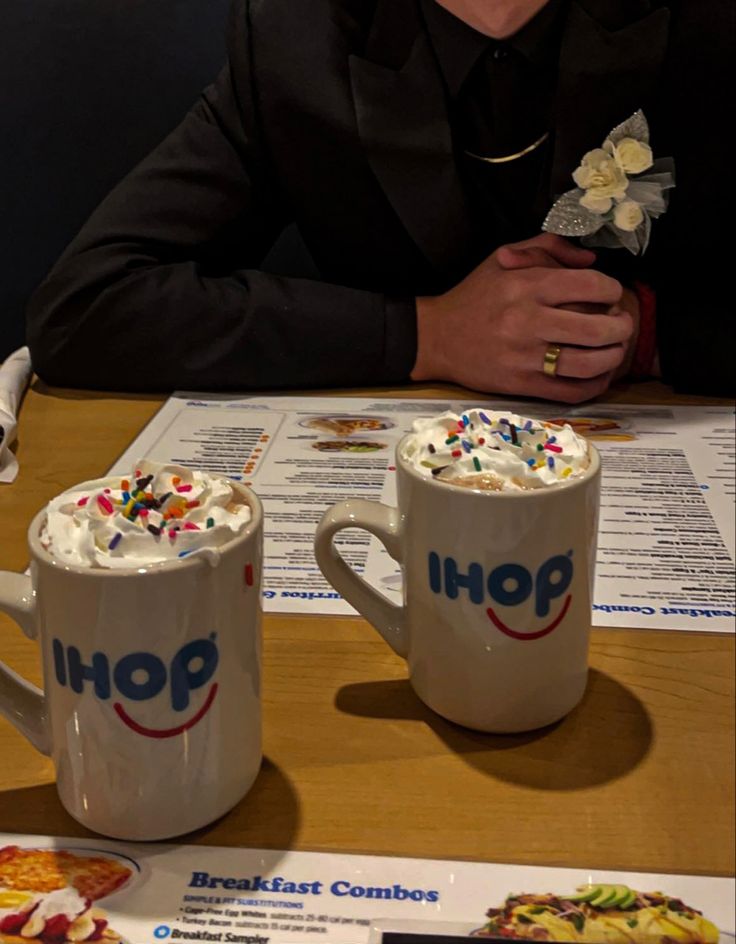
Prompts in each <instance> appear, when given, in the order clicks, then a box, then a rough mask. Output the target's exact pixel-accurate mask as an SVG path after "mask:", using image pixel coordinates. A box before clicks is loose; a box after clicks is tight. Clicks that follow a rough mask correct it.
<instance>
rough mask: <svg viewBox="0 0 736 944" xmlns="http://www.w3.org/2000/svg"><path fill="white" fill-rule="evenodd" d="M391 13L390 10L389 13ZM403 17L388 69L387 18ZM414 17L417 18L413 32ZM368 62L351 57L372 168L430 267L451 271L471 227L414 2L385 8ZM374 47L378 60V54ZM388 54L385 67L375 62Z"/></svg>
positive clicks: (435, 71)
mask: <svg viewBox="0 0 736 944" xmlns="http://www.w3.org/2000/svg"><path fill="white" fill-rule="evenodd" d="M383 11H386V12H383ZM398 14H403V16H402V29H403V42H404V45H405V48H404V49H403V50H402V49H397V48H396V39H395V36H396V34H395V33H394V34H393V36H394V38H393V40H392V42H393V44H394V49H393V58H394V60H395V59H396V58H397V57H398V58H399V59H400V60H403V61H401V62H399V63H396V62H395V61H394V62H391V64H389V65H385V64H383V63H384V62H385V61H386V58H388V59H389V60H391V58H392V56H391V55H389V56H388V57H387V55H386V44H385V43H383V42H382V38H383V37H384V36H385V35H387V33H388V30H387V29H384V27H387V26H388V24H387V23H386V19H387V18H388V17H394V16H396V15H398ZM407 14H408V15H409V16H412V15H413V16H415V18H416V19H415V24H414V28H413V29H411V31H410V32H408V31H407V19H406V16H407ZM377 17H383V20H384V22H383V23H379V24H378V25H376V24H374V30H373V33H372V36H373V37H375V38H374V41H373V43H371V42H369V45H368V50H367V55H366V57H365V58H362V57H359V56H355V55H351V56H350V78H351V84H352V92H353V99H354V102H355V113H356V118H357V123H358V131H359V134H360V138H361V141H362V143H363V147H364V149H365V152H366V154H367V157H368V161H369V163H370V166H371V169H372V171H373V173H374V174H375V176H376V177H377V179H378V181H379V183H380V184H381V186H382V188H383V190H384V192H385V194H386V196H387V197H388V199H389V200H390V202H391V205H392V206H393V208H394V210H395V211H396V213H397V215H398V216H399V218H400V219H401V221H402V223H403V225H404V226H405V227H406V229H407V231H408V232H409V234H410V235H411V237H412V238H413V240H414V241H415V242H416V244H417V245H418V246H419V247H420V249H421V250H422V251H423V253H424V254H425V255H426V257H427V258H428V259H429V260H430V262H431V263H432V264H433V265H434V266H436V267H437V268H440V269H443V270H445V271H447V270H448V269H450V268H452V267H453V265H454V264H455V263H457V262H458V261H459V260H460V258H462V256H463V254H464V253H465V252H466V251H467V248H468V245H469V241H470V236H471V227H470V219H469V214H468V210H467V206H466V202H465V196H464V193H463V189H462V185H461V183H460V178H459V176H458V172H457V168H456V165H455V156H454V154H453V147H452V137H451V134H450V125H449V118H448V114H447V104H446V100H445V90H444V85H443V83H442V79H441V76H440V73H439V68H438V66H437V63H436V61H435V58H434V53H433V50H432V48H431V45H430V41H429V38H428V36H427V34H426V32H425V30H424V29H423V27H422V24H421V21H420V20H419V17H418V14H417V12H416V7H415V5H414V3H413V2H412V3H407V2H402V0H389V3H384V4H381V5H379V10H378V12H377ZM371 46H373V47H374V48H375V55H374V56H371ZM379 55H380V56H381V59H382V60H383V61H382V62H380V63H379V62H377V61H374V60H375V59H378V57H379Z"/></svg>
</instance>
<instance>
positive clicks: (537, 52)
mask: <svg viewBox="0 0 736 944" xmlns="http://www.w3.org/2000/svg"><path fill="white" fill-rule="evenodd" d="M564 5H565V0H549V2H548V3H547V4H546V5H545V6H544V7H542V9H541V10H540V11H539V13H537V14H536V16H534V17H532V19H531V20H530V21H529V22H528V23H527V24H526V25H524V26H523V27H522V28H521V29H520V30H519V31H518V32H517V33H515V34H514V35H513V36H511V37H509V38H508V39H507V40H504V41H503V45H505V46H510V47H511V48H513V49H515V50H516V51H517V52H519V53H521V55H522V56H524V58H526V59H527V60H529V62H531V63H532V64H533V65H538V66H542V65H545V64H548V63H549V62H550V59H551V58H552V57H553V56H554V52H555V43H554V39H555V37H556V35H558V30H557V29H556V28H555V27H556V26H557V24H559V23H560V21H561V17H560V16H559V13H560V11H561V9H562V7H563V6H564ZM421 6H422V13H423V15H424V21H425V24H426V27H427V32H428V33H429V38H430V41H431V43H432V46H433V48H434V51H435V55H436V56H437V60H438V62H439V66H440V70H441V71H442V75H443V77H444V79H445V83H446V85H447V89H448V91H449V93H450V96H451V98H456V97H457V95H458V94H459V92H460V89H461V87H462V85H463V83H464V82H465V80H466V78H467V77H468V75H469V74H470V72H471V70H472V68H473V66H474V65H475V64H476V62H477V61H478V60H479V59H480V57H481V56H482V55H483V54H484V53H485V52H487V51H488V50H489V49H492V48H493V47H494V46H497V45H499V41H498V40H495V39H491V38H490V37H488V36H484V35H483V33H479V32H478V31H477V30H474V29H473V28H472V26H468V24H467V23H464V22H463V21H462V20H461V19H458V17H456V16H454V15H453V14H452V13H450V12H449V11H448V10H446V9H445V8H444V7H442V6H440V4H439V3H437V0H421Z"/></svg>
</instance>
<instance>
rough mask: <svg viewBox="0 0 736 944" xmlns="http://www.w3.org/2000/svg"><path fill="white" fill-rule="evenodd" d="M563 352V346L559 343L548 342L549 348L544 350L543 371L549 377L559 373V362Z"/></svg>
mask: <svg viewBox="0 0 736 944" xmlns="http://www.w3.org/2000/svg"><path fill="white" fill-rule="evenodd" d="M561 353H562V348H561V347H560V346H559V345H557V344H548V345H547V350H546V351H545V352H544V363H543V364H542V371H543V372H544V373H545V374H546V375H547V376H548V377H554V376H555V375H556V374H557V362H558V361H559V359H560V354H561Z"/></svg>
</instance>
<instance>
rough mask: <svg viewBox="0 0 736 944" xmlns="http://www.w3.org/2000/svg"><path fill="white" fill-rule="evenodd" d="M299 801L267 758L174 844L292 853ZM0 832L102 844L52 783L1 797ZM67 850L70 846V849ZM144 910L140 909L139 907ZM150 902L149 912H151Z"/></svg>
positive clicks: (142, 855)
mask: <svg viewBox="0 0 736 944" xmlns="http://www.w3.org/2000/svg"><path fill="white" fill-rule="evenodd" d="M300 822H301V814H300V810H299V798H298V797H297V795H296V792H295V790H294V787H293V786H292V784H291V781H290V780H289V779H288V777H287V776H286V775H285V774H284V772H283V771H282V770H281V769H280V768H279V767H277V766H276V765H275V764H274V763H272V762H271V761H270V760H269V759H268V758H264V759H263V765H262V767H261V771H260V773H259V775H258V777H257V779H256V782H255V783H254V784H253V786H252V787H251V789H250V792H249V793H248V794H247V796H245V797H243V799H242V800H241V801H240V803H238V805H237V806H236V807H234V809H232V810H231V811H230V812H229V813H226V814H225V816H222V817H221V818H220V819H219V820H217V821H216V822H214V823H212V824H211V825H210V826H207V827H205V828H203V829H199V830H197V831H195V832H193V833H188V834H187V835H185V836H180V837H177V838H176V844H177V845H179V844H187V843H195V842H196V843H197V844H200V845H205V846H250V847H255V848H261V849H273V850H284V849H289V848H292V847H293V845H294V842H295V837H296V835H297V833H298V831H299V824H300ZM0 832H12V833H21V834H26V833H27V834H31V835H34V834H43V835H50V836H69V837H73V838H74V839H76V840H81V841H83V840H84V839H85V838H94V839H98V840H99V839H102V841H104V837H100V836H99V835H98V834H97V833H93V832H92V831H91V830H89V829H85V827H84V826H81V825H80V824H79V823H78V822H77V821H76V820H75V819H73V818H72V817H71V816H70V815H69V814H68V813H67V812H66V810H65V809H64V808H63V806H62V805H61V802H60V800H59V798H58V796H57V793H56V785H55V784H54V783H47V784H43V785H42V786H37V787H23V788H20V789H17V790H6V791H0ZM70 845H71V843H70ZM150 850H151V852H150V855H146V853H145V851H144V852H143V853H137V854H136V855H137V858H139V859H141V862H143V861H144V860H146V859H150V860H151V864H153V863H154V860H155V858H156V856H157V855H159V854H160V851H159V850H158V849H157V847H156V846H150ZM142 906H143V905H142ZM155 906H156V903H155V902H152V903H151V907H154V908H155Z"/></svg>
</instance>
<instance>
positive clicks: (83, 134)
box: [0, 0, 229, 362]
mask: <svg viewBox="0 0 736 944" xmlns="http://www.w3.org/2000/svg"><path fill="white" fill-rule="evenodd" d="M228 6H229V0H2V2H0V362H1V361H2V359H3V358H4V357H5V355H6V354H7V353H8V352H10V351H12V350H13V349H14V348H16V347H18V346H19V345H21V344H22V343H23V341H24V310H25V305H26V301H27V299H28V296H29V295H30V293H31V292H32V290H33V288H34V287H35V286H36V285H37V284H38V282H40V281H41V279H42V278H43V276H44V275H45V274H46V272H47V271H48V270H49V269H50V267H51V265H52V264H53V262H54V261H55V260H56V258H57V257H58V256H59V255H60V254H61V252H62V250H63V249H64V247H65V246H66V245H67V243H68V242H69V241H70V240H71V238H72V237H73V236H74V234H75V233H76V232H77V230H78V229H79V228H80V226H81V225H82V223H83V222H84V220H85V219H86V218H87V216H88V215H89V213H90V212H91V211H92V210H93V209H94V207H95V206H96V205H97V203H99V201H100V200H101V199H102V198H103V197H104V196H105V194H106V193H107V191H108V190H110V188H111V187H112V186H113V184H115V183H116V182H117V181H118V180H119V179H120V178H121V177H122V176H123V175H124V174H125V173H126V172H127V171H128V170H130V169H131V168H132V167H133V166H134V165H135V164H136V163H138V161H139V160H141V158H143V157H144V156H145V154H146V153H147V152H148V151H149V150H151V148H152V147H153V146H154V145H155V144H156V143H157V142H158V141H159V140H160V139H161V138H162V137H164V135H165V134H167V133H168V132H169V131H170V130H171V129H172V128H173V127H175V125H177V124H178V122H179V120H180V119H181V118H182V117H183V115H184V114H185V112H186V111H187V110H188V108H189V107H190V106H191V104H192V103H193V102H194V100H195V99H196V97H197V95H198V93H199V92H200V90H201V89H202V88H203V87H204V86H205V85H207V84H208V83H209V82H210V81H211V80H212V79H213V78H214V77H215V75H216V74H217V72H218V71H219V69H220V67H221V65H222V63H223V61H224V57H225V27H226V20H227V11H228Z"/></svg>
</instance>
